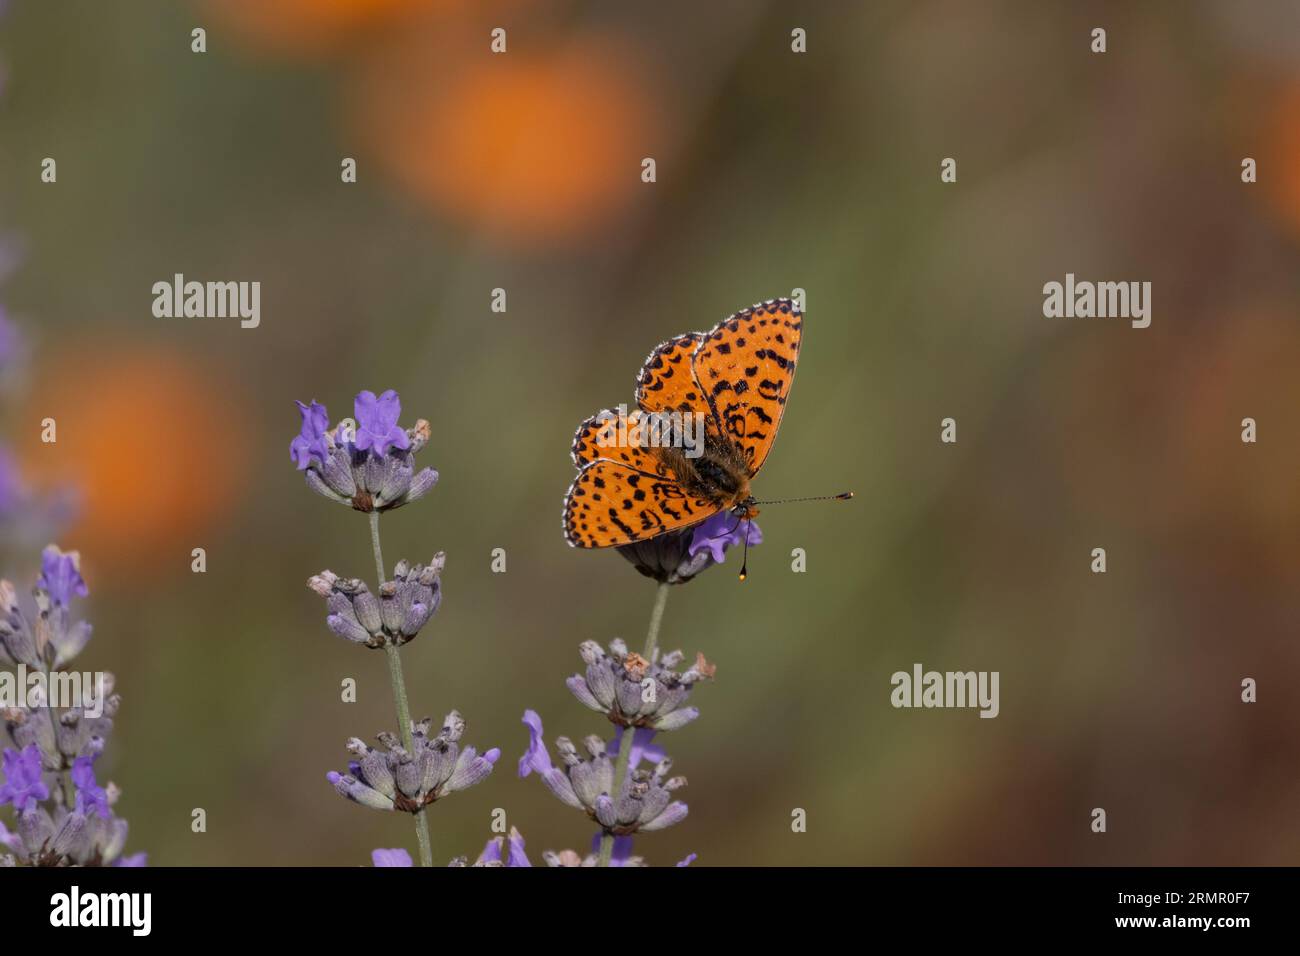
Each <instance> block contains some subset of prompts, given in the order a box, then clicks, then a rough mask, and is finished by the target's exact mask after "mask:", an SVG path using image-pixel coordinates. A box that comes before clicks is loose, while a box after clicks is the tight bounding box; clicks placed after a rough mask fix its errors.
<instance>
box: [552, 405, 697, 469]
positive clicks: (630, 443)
mask: <svg viewBox="0 0 1300 956" xmlns="http://www.w3.org/2000/svg"><path fill="white" fill-rule="evenodd" d="M640 417H641V416H640V412H635V411H634V412H629V413H628V415H627V418H626V419H625V420H623V421H622V422H620V420H619V415H618V412H613V411H610V410H609V409H606V410H605V411H602V412H597V413H596V414H595V415H592V416H591V417H590V418H588V419H587V420H586V421H585V422H583V423H582V424H581V425H579V426H578V430H577V432H576V433H575V434H574V436H573V447H572V448H570V450H569V455H570V457H571V458H572V459H573V463H574V464H575V465H576V466H577V467H579V468H582V467H583V466H584V465H587V464H590V463H591V462H593V461H596V460H598V459H601V458H607V459H609V460H610V461H617V462H621V463H623V464H625V465H627V466H629V467H631V468H634V469H636V470H637V471H644V472H649V473H650V474H652V475H658V476H659V477H661V478H673V477H674V475H673V473H672V470H671V469H669V468H668V466H667V465H665V464H664V463H663V462H661V461H660V460H659V458H658V456H656V455H655V454H654V453H653V451H652V450H651V449H649V448H647V447H645V446H644V445H643V444H642V443H641V442H638V441H635V440H634V438H635V436H636V431H635V430H636V427H637V424H638V422H639V420H640ZM620 426H621V427H620Z"/></svg>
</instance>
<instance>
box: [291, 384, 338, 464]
mask: <svg viewBox="0 0 1300 956" xmlns="http://www.w3.org/2000/svg"><path fill="white" fill-rule="evenodd" d="M294 404H296V405H297V406H298V412H299V413H300V414H301V415H302V433H301V434H299V435H297V436H296V437H295V438H294V440H293V441H291V442H289V457H290V458H291V459H293V461H294V463H295V464H296V465H297V466H298V470H299V471H306V470H307V467H308V466H309V465H310V464H311V463H312V459H315V460H316V461H318V462H319V463H320V464H321V465H322V466H323V465H324V464H325V456H326V455H328V454H329V447H328V446H327V445H326V442H325V432H327V431H328V430H329V427H330V416H329V412H327V411H326V410H325V406H324V405H322V404H321V403H320V402H318V401H316V400H315V399H312V403H311V405H310V406H308V405H304V404H303V403H302V402H295V403H294Z"/></svg>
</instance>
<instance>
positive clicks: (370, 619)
mask: <svg viewBox="0 0 1300 956" xmlns="http://www.w3.org/2000/svg"><path fill="white" fill-rule="evenodd" d="M445 564H446V557H445V556H444V555H443V554H442V552H439V553H438V554H435V555H434V556H433V558H432V559H431V560H430V561H429V563H428V564H427V565H424V564H416V565H412V564H411V563H410V562H409V561H399V562H398V563H397V567H396V568H395V569H394V570H393V580H391V581H385V582H384V583H383V584H382V585H380V587H379V596H378V597H377V598H376V597H375V595H374V594H373V593H372V592H371V590H370V588H369V587H367V586H366V583H365V582H364V581H362V580H361V579H360V578H340V577H339V576H338V575H337V574H335V573H334V572H333V571H328V570H326V571H322V572H321V573H320V574H317V575H315V576H313V577H312V578H311V579H310V580H308V582H307V587H309V588H311V590H313V591H315V592H316V593H317V594H319V595H320V596H321V597H323V598H325V607H326V610H327V611H328V612H329V613H328V614H327V615H326V617H325V624H326V626H327V627H328V628H329V629H330V630H331V631H333V632H334V633H335V634H337V635H339V636H340V637H342V638H345V639H346V640H349V641H352V642H353V643H355V644H364V645H366V646H367V647H372V648H378V647H384V646H386V645H391V646H393V647H401V646H402V645H403V644H406V643H407V642H409V641H410V640H411V639H413V638H414V637H415V636H416V635H417V634H419V633H420V629H421V628H422V627H424V625H425V624H426V623H428V621H429V618H431V617H432V616H433V614H434V612H435V611H437V610H438V606H439V605H440V604H441V603H442V583H441V581H440V578H439V575H441V573H442V569H443V567H444V565H445Z"/></svg>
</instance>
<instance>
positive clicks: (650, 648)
mask: <svg viewBox="0 0 1300 956" xmlns="http://www.w3.org/2000/svg"><path fill="white" fill-rule="evenodd" d="M667 602H668V585H667V584H665V583H662V582H661V583H660V585H659V589H658V590H657V591H655V603H654V607H653V608H652V609H651V611H650V627H649V628H648V629H647V630H646V635H645V651H644V652H643V653H642V655H641V656H642V657H644V658H645V659H646V660H648V661H653V660H654V659H655V655H656V654H658V653H659V625H660V624H662V623H663V619H664V605H665V604H666V603H667ZM635 738H636V728H635V727H624V728H623V737H622V740H621V741H620V743H619V748H618V760H617V761H615V763H614V788H615V790H616V791H617V792H616V793H615V794H614V800H615V802H616V803H617V801H618V798H619V797H620V796H622V794H623V782H624V781H625V780H627V773H628V764H629V763H631V760H632V741H633V740H634V739H635ZM613 856H614V834H612V833H610V832H609V831H608V830H607V831H605V832H604V833H602V834H601V835H600V856H599V858H598V859H597V860H596V865H597V866H609V863H610V860H611V859H612V858H613Z"/></svg>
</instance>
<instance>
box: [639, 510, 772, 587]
mask: <svg viewBox="0 0 1300 956" xmlns="http://www.w3.org/2000/svg"><path fill="white" fill-rule="evenodd" d="M746 538H748V539H749V543H750V544H751V545H754V544H760V543H762V541H763V532H762V531H761V530H760V529H759V527H758V525H757V524H755V523H754V522H753V521H750V520H747V519H741V518H737V517H736V516H735V515H733V514H732V513H731V512H730V511H720V512H718V513H717V514H716V515H714V516H713V517H712V518H707V519H705V520H704V521H701V522H700V523H699V524H698V525H695V526H694V527H693V528H683V529H682V530H680V531H669V532H668V533H666V534H660V535H655V537H653V538H647V539H646V540H644V541H636V542H633V543H632V544H624V545H620V546H619V547H618V548H616V549H615V550H617V551H618V553H619V554H621V555H622V556H623V557H624V558H626V559H627V560H628V561H631V562H632V564H633V566H634V567H636V569H637V570H638V571H640V572H641V573H642V574H644V575H645V576H646V577H650V578H654V579H655V580H656V581H658V582H660V583H661V584H685V583H686V582H687V581H689V580H691V579H692V578H694V577H695V576H696V575H698V574H699V573H700V572H702V571H706V570H708V569H709V568H711V567H713V566H714V565H715V564H721V563H722V562H723V561H724V560H725V559H726V556H727V549H728V548H731V547H733V546H734V545H738V544H743V543H744V542H745V539H746Z"/></svg>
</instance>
